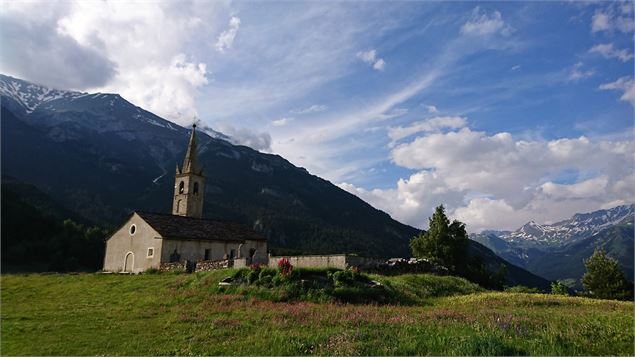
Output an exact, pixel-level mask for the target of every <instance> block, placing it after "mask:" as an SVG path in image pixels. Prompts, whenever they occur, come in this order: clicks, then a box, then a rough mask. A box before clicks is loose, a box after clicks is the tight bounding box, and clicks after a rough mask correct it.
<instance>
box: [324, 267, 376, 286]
mask: <svg viewBox="0 0 635 357" xmlns="http://www.w3.org/2000/svg"><path fill="white" fill-rule="evenodd" d="M331 277H332V279H333V284H334V285H335V287H342V286H354V285H359V284H365V283H368V282H369V281H370V279H368V277H366V275H363V274H360V273H358V272H355V271H353V270H350V269H347V270H340V271H337V272H335V273H333V274H332V275H331Z"/></svg>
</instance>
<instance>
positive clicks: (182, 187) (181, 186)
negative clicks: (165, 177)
mask: <svg viewBox="0 0 635 357" xmlns="http://www.w3.org/2000/svg"><path fill="white" fill-rule="evenodd" d="M183 191H185V182H183V181H181V183H180V184H179V193H183Z"/></svg>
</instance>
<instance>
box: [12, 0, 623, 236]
mask: <svg viewBox="0 0 635 357" xmlns="http://www.w3.org/2000/svg"><path fill="white" fill-rule="evenodd" d="M5 5H6V6H4V7H3V9H2V12H1V13H0V21H1V23H0V25H2V26H3V28H4V29H8V28H10V29H12V31H3V33H2V34H0V36H2V38H0V39H1V40H2V43H3V53H4V55H3V56H2V61H1V63H0V70H1V71H2V72H3V73H6V74H10V75H14V76H17V77H21V78H24V79H27V80H32V81H35V82H39V83H43V84H47V85H50V86H53V87H58V88H69V89H71V88H72V89H78V90H85V91H108V92H117V93H120V94H122V95H123V96H124V97H125V98H126V99H128V100H130V101H132V102H133V103H135V104H137V105H140V106H142V107H144V108H146V109H148V110H151V111H153V112H155V113H157V114H159V115H162V116H164V117H166V118H168V119H171V120H174V121H176V122H178V123H181V124H183V125H189V124H191V123H192V122H193V121H194V120H195V118H196V120H198V121H200V122H201V123H202V124H204V125H206V126H208V127H210V128H213V129H215V130H218V131H221V132H224V133H226V134H228V135H230V136H232V137H233V139H234V141H235V142H236V143H241V144H246V145H249V146H252V147H254V148H255V149H258V150H261V151H265V152H273V153H277V154H280V155H282V156H283V157H285V158H286V159H288V160H290V161H291V162H292V163H294V164H296V165H298V166H303V167H306V168H307V169H308V170H309V171H310V172H311V173H314V174H317V175H319V176H322V177H324V178H326V179H328V180H330V181H332V182H333V183H335V184H337V185H339V186H340V187H342V188H343V189H346V190H348V191H349V192H352V193H354V194H356V195H358V196H359V197H361V198H362V199H364V200H366V201H368V202H369V203H371V204H373V205H374V206H376V207H377V208H380V209H383V210H385V211H387V212H388V213H390V214H391V215H392V216H393V217H394V218H396V219H399V220H401V221H403V222H406V223H409V224H413V225H417V226H421V227H425V225H426V221H427V219H426V217H427V216H428V215H429V214H430V213H431V212H432V210H433V208H434V207H435V206H436V205H438V204H442V203H443V204H446V206H447V207H448V212H449V213H450V215H451V216H453V217H456V218H459V219H461V220H463V221H465V222H467V223H468V230H470V231H478V230H481V229H485V228H502V229H510V228H517V227H518V226H519V225H521V224H522V223H524V222H525V221H527V220H530V219H535V220H536V221H538V222H547V221H556V220H559V219H562V218H566V217H568V216H570V215H572V214H573V213H576V212H584V211H590V210H595V209H600V208H607V207H612V206H615V205H618V204H623V203H628V202H632V201H633V200H634V198H635V175H634V173H633V152H634V150H633V146H634V145H633V106H634V105H635V88H634V84H633V52H634V49H633V35H634V33H633V30H634V27H635V26H634V21H633V16H634V14H633V4H632V3H630V2H593V3H585V2H542V1H541V2H538V1H537V2H431V1H430V2H428V1H426V2H423V1H421V2H274V1H267V2H231V1H227V2H196V1H194V2H180V3H173V2H46V3H37V2H29V3H26V2H25V3H5ZM43 38H44V39H43Z"/></svg>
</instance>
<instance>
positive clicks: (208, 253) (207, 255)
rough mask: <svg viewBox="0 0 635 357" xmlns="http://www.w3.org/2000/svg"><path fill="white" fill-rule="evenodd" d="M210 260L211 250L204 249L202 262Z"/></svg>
mask: <svg viewBox="0 0 635 357" xmlns="http://www.w3.org/2000/svg"><path fill="white" fill-rule="evenodd" d="M211 258H212V250H211V249H205V259H203V260H210V259H211Z"/></svg>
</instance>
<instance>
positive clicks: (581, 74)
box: [569, 62, 595, 82]
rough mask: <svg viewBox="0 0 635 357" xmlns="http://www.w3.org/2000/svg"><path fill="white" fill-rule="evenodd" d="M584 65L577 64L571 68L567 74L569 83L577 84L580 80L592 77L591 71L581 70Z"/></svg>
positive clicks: (593, 72)
mask: <svg viewBox="0 0 635 357" xmlns="http://www.w3.org/2000/svg"><path fill="white" fill-rule="evenodd" d="M583 67H584V63H582V62H578V63H576V64H574V65H573V67H571V71H570V72H569V81H571V82H577V81H579V80H581V79H585V78H589V77H592V76H593V75H594V74H595V71H594V70H592V69H589V70H585V69H583Z"/></svg>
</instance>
